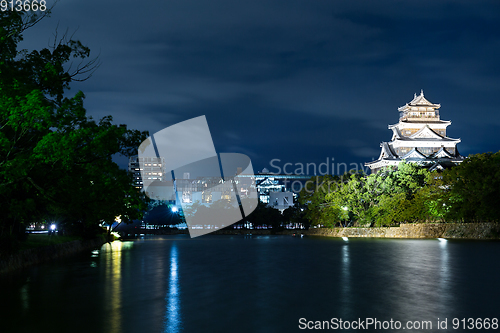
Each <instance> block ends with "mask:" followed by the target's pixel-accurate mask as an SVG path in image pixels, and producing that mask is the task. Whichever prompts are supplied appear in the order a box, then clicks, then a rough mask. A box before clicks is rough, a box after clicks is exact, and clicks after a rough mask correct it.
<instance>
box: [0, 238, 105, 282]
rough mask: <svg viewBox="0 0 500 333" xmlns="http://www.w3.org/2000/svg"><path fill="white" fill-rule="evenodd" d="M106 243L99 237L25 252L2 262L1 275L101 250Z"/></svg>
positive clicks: (0, 264)
mask: <svg viewBox="0 0 500 333" xmlns="http://www.w3.org/2000/svg"><path fill="white" fill-rule="evenodd" d="M104 243H106V240H105V237H99V238H95V239H89V240H76V241H72V242H67V243H61V244H56V245H50V246H44V247H38V248H33V249H28V250H23V251H21V252H19V253H16V254H13V255H10V256H9V257H7V258H5V259H4V260H2V261H0V274H3V273H7V272H11V271H14V270H17V269H20V268H25V267H28V266H31V265H36V264H39V263H42V262H46V261H50V260H52V259H55V258H61V257H65V256H69V255H72V254H75V253H79V252H83V251H86V250H92V249H95V248H100V247H101V246H102V245H103V244H104Z"/></svg>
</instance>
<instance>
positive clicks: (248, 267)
mask: <svg viewBox="0 0 500 333" xmlns="http://www.w3.org/2000/svg"><path fill="white" fill-rule="evenodd" d="M499 258H500V242H495V241H463V240H462V241H459V240H448V241H444V240H443V241H439V240H437V239H426V240H411V239H403V240H397V239H352V238H351V239H349V240H348V241H344V240H342V239H338V238H327V237H304V238H297V237H291V236H243V235H241V236H211V235H207V236H202V237H199V238H195V239H190V238H189V237H188V236H187V235H176V236H151V237H145V238H140V239H137V240H134V241H128V242H114V243H112V244H111V245H109V244H107V245H104V246H103V247H102V249H100V250H98V251H93V252H88V253H84V254H82V255H78V256H74V257H71V258H67V259H64V260H59V261H57V262H53V263H48V264H44V265H39V266H36V267H32V268H30V269H26V270H24V271H21V272H16V273H14V274H9V275H7V276H3V277H1V278H0V304H1V311H0V319H1V321H0V332H16V333H17V332H72V333H76V332H85V333H89V332H92V333H94V332H96V333H97V332H106V333H119V332H169V333H176V332H302V331H304V328H313V327H316V328H318V327H319V326H316V325H322V328H324V329H325V330H326V328H328V326H325V325H331V326H330V329H332V328H333V327H334V323H335V322H336V323H337V324H338V323H339V320H340V319H342V320H343V321H348V322H349V325H359V324H360V323H362V322H364V323H365V325H366V324H367V322H366V319H367V318H372V319H373V320H374V321H375V320H376V321H379V323H380V324H379V325H380V326H382V325H389V323H390V321H391V320H392V321H393V322H394V323H396V322H400V323H401V325H402V326H405V325H407V323H408V322H411V324H412V325H413V324H414V325H415V326H411V327H417V325H419V326H420V328H419V329H413V330H410V329H407V328H406V327H405V329H404V330H403V328H400V329H399V330H398V329H396V328H395V327H394V326H393V329H391V328H390V327H387V326H386V327H385V328H386V329H384V327H382V328H381V329H379V330H378V331H383V332H396V331H405V332H408V331H409V332H412V331H413V332H446V331H449V332H458V331H469V332H471V331H477V329H470V328H471V326H470V327H469V329H465V330H464V329H462V327H461V326H460V327H458V328H457V329H453V322H455V323H457V320H458V321H459V322H458V323H459V324H460V325H462V324H464V325H467V323H468V320H469V319H468V318H473V319H474V320H476V321H477V318H481V319H480V321H481V322H484V323H485V321H484V320H485V318H489V320H492V319H493V318H499V319H500V265H499V264H498V262H499ZM335 318H336V319H335ZM462 319H466V320H467V321H463V320H462ZM444 320H446V323H447V329H444V326H441V327H442V328H441V329H438V321H439V322H441V323H443V321H444ZM497 320H498V319H497ZM376 321H375V322H376ZM325 322H326V323H325ZM422 322H430V323H431V325H432V327H429V326H428V325H429V324H422ZM492 323H493V322H490V325H491V324H492ZM396 324H397V323H396ZM344 325H345V323H344ZM393 325H394V324H393ZM424 325H427V326H424ZM441 325H443V324H441ZM345 327H346V326H344V328H345ZM374 328H375V326H371V327H368V329H367V330H366V331H368V332H371V331H375V329H374ZM475 328H477V327H475ZM492 328H493V327H491V328H490V330H493V329H492ZM497 330H499V331H500V328H497ZM342 331H345V332H349V331H353V330H347V329H345V330H342ZM493 331H496V330H493Z"/></svg>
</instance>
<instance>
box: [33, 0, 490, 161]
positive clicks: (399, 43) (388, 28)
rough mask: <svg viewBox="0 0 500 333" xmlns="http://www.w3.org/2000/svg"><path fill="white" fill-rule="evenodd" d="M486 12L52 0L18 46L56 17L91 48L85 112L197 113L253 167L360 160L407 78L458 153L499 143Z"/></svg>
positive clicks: (193, 0)
mask: <svg viewBox="0 0 500 333" xmlns="http://www.w3.org/2000/svg"><path fill="white" fill-rule="evenodd" d="M499 16H500V3H498V2H496V1H475V2H470V1H465V0H463V1H451V0H450V1H433V0H424V1H389V0H381V1H344V2H339V1H324V0H313V1H302V0H301V1H295V0H292V1H284V0H273V1H269V0H265V1H264V0H255V1H248V2H237V1H233V0H212V1H199V0H184V1H180V0H173V1H156V0H155V1H149V2H145V3H138V2H137V1H131V0H126V1H111V0H100V1H95V0H86V1H76V0H61V1H59V2H58V4H57V5H56V6H55V8H54V10H53V14H52V17H51V18H49V19H46V20H44V21H42V22H41V23H40V24H39V25H37V26H36V27H34V28H32V29H31V30H30V31H29V32H27V34H26V42H25V43H24V46H25V47H28V48H40V47H45V46H46V45H47V44H48V42H49V40H50V39H51V38H52V39H53V37H52V36H53V33H54V31H55V29H56V27H57V26H58V27H59V34H60V33H62V32H64V31H65V30H66V28H67V29H68V31H69V33H70V34H73V33H74V37H75V38H78V39H80V40H82V41H83V43H84V44H86V45H88V46H89V47H90V48H91V49H92V51H93V54H94V55H97V54H99V57H100V60H101V62H102V65H101V67H100V68H99V69H98V70H97V71H96V72H95V74H94V76H93V77H92V78H91V79H89V80H87V81H85V82H83V83H79V84H74V85H73V90H72V92H75V91H76V90H80V89H81V90H82V91H84V92H85V93H86V95H87V100H86V106H87V109H88V112H89V113H90V114H92V115H93V116H94V117H96V118H98V117H102V116H104V115H107V114H111V115H113V117H114V119H115V121H116V122H117V123H126V124H128V125H129V126H130V127H132V128H137V129H141V130H149V131H150V132H151V133H154V132H156V131H158V130H161V129H163V128H164V127H166V126H170V125H173V124H175V123H177V122H180V121H183V120H186V119H189V118H192V117H196V116H199V115H206V116H207V120H208V123H209V125H210V128H211V132H212V135H213V137H214V142H215V146H216V149H217V150H218V151H220V152H241V153H245V154H247V155H248V156H250V157H251V158H252V160H253V164H254V167H255V168H256V169H262V168H264V167H266V166H268V165H269V161H270V160H271V159H273V158H279V159H282V160H283V161H285V160H287V161H297V162H299V161H301V162H304V163H305V162H315V163H321V162H322V161H323V160H324V159H325V158H326V157H334V158H335V160H336V161H337V162H346V163H351V162H353V163H362V162H365V161H370V160H372V159H376V158H377V157H378V153H379V143H380V142H381V141H384V140H385V141H387V140H389V139H390V137H391V132H390V131H389V130H388V129H387V125H388V124H393V123H396V122H397V120H398V112H397V107H399V106H401V105H404V104H405V103H406V102H409V101H410V100H411V99H412V96H413V93H415V92H419V91H420V89H424V91H425V94H426V97H428V99H429V100H431V101H432V102H434V103H441V105H442V109H441V115H442V118H443V119H447V120H452V121H453V125H452V126H451V127H449V135H450V136H452V137H460V138H461V139H462V143H461V144H460V145H459V150H460V151H461V152H462V153H463V154H465V155H468V154H470V153H478V152H482V151H488V150H490V151H498V150H499V149H500V139H498V138H497V136H496V135H494V134H492V133H495V128H496V127H495V126H499V125H500V115H499V112H498V108H497V104H498V102H497V98H498V97H497V96H498V95H499V93H500V91H499V90H500V65H499V62H498V61H497V59H498V58H499V56H500V38H499V31H500V20H499ZM121 163H122V162H121Z"/></svg>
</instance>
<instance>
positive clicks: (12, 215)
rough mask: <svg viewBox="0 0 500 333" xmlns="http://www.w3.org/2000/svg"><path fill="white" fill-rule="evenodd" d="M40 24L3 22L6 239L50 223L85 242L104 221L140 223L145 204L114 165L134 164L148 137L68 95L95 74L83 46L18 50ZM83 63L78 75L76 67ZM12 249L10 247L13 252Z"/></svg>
mask: <svg viewBox="0 0 500 333" xmlns="http://www.w3.org/2000/svg"><path fill="white" fill-rule="evenodd" d="M38 19H39V17H36V16H34V15H32V14H28V13H23V12H10V11H6V12H2V13H1V14H0V113H1V117H0V205H1V208H2V213H3V214H2V215H1V217H0V219H1V220H0V238H1V239H2V243H3V244H11V243H15V240H16V239H20V238H22V236H23V235H24V229H25V227H26V225H27V224H29V223H31V222H34V221H40V220H43V219H47V220H51V221H57V222H58V223H59V224H60V227H63V228H64V227H66V228H67V229H71V230H74V231H75V232H79V233H82V234H85V233H91V230H93V229H95V228H96V226H97V225H98V223H99V222H100V221H109V220H114V218H115V217H116V216H118V215H121V216H122V220H128V219H134V218H138V217H140V215H141V210H142V209H144V208H145V203H144V202H145V198H144V197H143V196H142V194H140V193H139V192H138V191H137V190H136V189H135V188H134V187H133V186H132V182H131V177H130V176H129V175H128V173H127V172H126V171H125V170H122V169H120V168H119V167H118V166H117V165H116V163H114V162H113V161H112V156H113V155H115V154H122V155H125V156H130V155H132V154H133V152H134V151H135V149H136V147H137V146H138V145H139V143H140V142H141V141H142V140H144V139H145V138H146V137H147V133H146V132H139V131H136V130H128V129H127V128H126V126H117V125H114V124H112V118H111V116H108V117H104V118H103V119H101V120H99V121H95V120H93V119H92V118H91V117H89V116H87V114H86V110H85V108H84V106H83V101H84V98H85V96H84V94H83V93H82V92H77V93H76V94H74V95H73V96H66V95H68V94H67V92H68V89H69V87H70V83H71V82H72V81H75V80H81V79H82V77H81V76H79V75H80V74H85V73H87V75H88V73H89V71H90V70H91V69H92V68H94V65H95V64H96V60H95V59H93V60H89V61H88V62H86V63H83V62H81V61H83V60H85V59H87V58H88V57H89V55H90V50H89V49H88V48H87V47H85V46H83V45H82V44H81V43H80V42H78V41H74V40H67V39H66V37H65V36H64V38H62V39H60V40H58V41H56V42H55V43H54V45H53V46H52V47H50V48H45V49H42V50H34V51H31V52H28V51H26V50H18V44H19V43H20V42H21V41H22V38H23V33H24V32H25V30H26V28H28V27H30V26H32V25H33V24H34V23H36V22H37V20H38ZM73 59H79V61H80V62H79V64H78V65H77V66H76V68H75V67H74V66H73V70H72V69H71V61H72V60H73ZM7 247H8V245H7Z"/></svg>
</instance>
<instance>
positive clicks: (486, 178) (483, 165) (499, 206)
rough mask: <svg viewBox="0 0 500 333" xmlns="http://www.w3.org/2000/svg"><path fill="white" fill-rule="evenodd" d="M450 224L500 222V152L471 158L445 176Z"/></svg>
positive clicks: (443, 179) (444, 182) (443, 176)
mask: <svg viewBox="0 0 500 333" xmlns="http://www.w3.org/2000/svg"><path fill="white" fill-rule="evenodd" d="M442 181H443V187H442V191H441V193H443V194H444V195H445V201H444V204H445V206H446V207H448V209H447V211H446V214H445V218H446V219H447V220H450V221H463V222H486V221H498V220H500V152H497V153H494V154H493V153H482V154H476V155H471V156H469V157H468V158H467V159H465V160H464V161H463V162H462V163H461V164H459V165H457V166H455V167H453V168H451V169H448V170H445V171H444V172H443V173H442Z"/></svg>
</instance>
